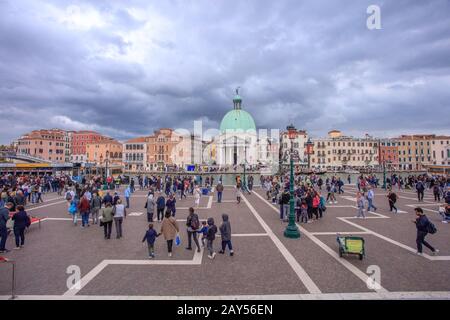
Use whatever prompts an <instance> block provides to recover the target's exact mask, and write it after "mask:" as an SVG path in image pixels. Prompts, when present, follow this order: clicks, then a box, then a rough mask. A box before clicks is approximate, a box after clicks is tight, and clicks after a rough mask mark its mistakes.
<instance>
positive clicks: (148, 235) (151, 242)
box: [142, 223, 161, 259]
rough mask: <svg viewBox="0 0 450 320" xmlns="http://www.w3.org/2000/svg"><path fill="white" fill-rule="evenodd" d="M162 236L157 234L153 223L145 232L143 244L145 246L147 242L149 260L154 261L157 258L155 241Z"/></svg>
mask: <svg viewBox="0 0 450 320" xmlns="http://www.w3.org/2000/svg"><path fill="white" fill-rule="evenodd" d="M160 235H161V233H157V232H156V230H155V229H153V223H150V224H149V225H148V230H147V231H146V232H145V235H144V238H143V239H142V243H144V244H145V242H146V241H147V247H148V258H149V259H153V258H154V257H155V241H156V238H157V237H159V236H160Z"/></svg>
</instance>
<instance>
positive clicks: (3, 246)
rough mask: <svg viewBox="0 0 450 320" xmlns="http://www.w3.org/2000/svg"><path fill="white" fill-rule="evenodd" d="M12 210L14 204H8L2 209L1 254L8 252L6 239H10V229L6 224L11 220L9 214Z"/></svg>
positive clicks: (0, 215) (0, 210) (0, 214)
mask: <svg viewBox="0 0 450 320" xmlns="http://www.w3.org/2000/svg"><path fill="white" fill-rule="evenodd" d="M11 208H12V203H10V202H8V203H6V204H5V205H4V207H0V253H5V252H8V251H9V250H8V249H6V239H8V228H7V227H6V223H7V221H8V220H9V212H10V209H11Z"/></svg>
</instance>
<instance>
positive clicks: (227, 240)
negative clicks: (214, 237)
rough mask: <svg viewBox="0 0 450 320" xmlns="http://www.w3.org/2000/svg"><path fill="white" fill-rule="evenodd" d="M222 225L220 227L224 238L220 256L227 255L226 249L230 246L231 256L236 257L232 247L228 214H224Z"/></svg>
mask: <svg viewBox="0 0 450 320" xmlns="http://www.w3.org/2000/svg"><path fill="white" fill-rule="evenodd" d="M222 220H223V222H222V225H221V226H220V235H221V237H222V250H220V251H219V253H220V254H224V253H225V248H226V247H227V246H228V249H229V250H230V256H233V255H234V251H233V246H232V245H231V224H230V221H229V218H228V215H227V214H225V213H224V214H222Z"/></svg>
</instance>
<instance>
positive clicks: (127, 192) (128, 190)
mask: <svg viewBox="0 0 450 320" xmlns="http://www.w3.org/2000/svg"><path fill="white" fill-rule="evenodd" d="M124 195H125V200H126V202H127V206H126V208H127V209H128V208H129V207H130V196H131V188H130V186H128V187H127V188H126V189H125V194H124Z"/></svg>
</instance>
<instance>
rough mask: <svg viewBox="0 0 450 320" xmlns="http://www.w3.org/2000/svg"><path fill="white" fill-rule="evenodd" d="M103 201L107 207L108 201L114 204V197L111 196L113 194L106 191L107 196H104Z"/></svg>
mask: <svg viewBox="0 0 450 320" xmlns="http://www.w3.org/2000/svg"><path fill="white" fill-rule="evenodd" d="M103 203H104V204H105V207H106V204H108V203H109V204H111V205H112V203H113V198H112V197H111V195H110V194H109V192H107V193H106V196H104V197H103Z"/></svg>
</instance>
